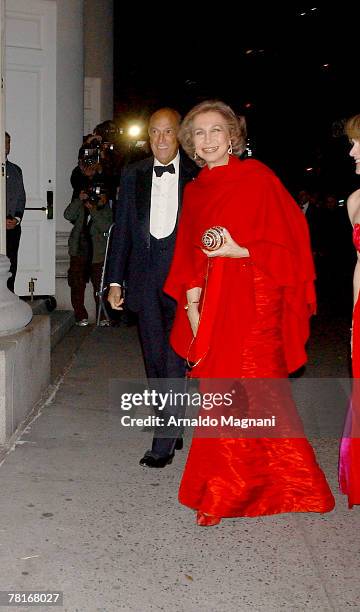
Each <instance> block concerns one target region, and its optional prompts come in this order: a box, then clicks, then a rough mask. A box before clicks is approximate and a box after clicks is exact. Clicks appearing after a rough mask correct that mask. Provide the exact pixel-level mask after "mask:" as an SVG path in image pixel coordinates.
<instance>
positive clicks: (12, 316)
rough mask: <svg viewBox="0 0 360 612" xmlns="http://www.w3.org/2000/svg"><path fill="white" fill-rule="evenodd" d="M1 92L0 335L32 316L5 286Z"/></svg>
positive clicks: (0, 38) (1, 105)
mask: <svg viewBox="0 0 360 612" xmlns="http://www.w3.org/2000/svg"><path fill="white" fill-rule="evenodd" d="M4 70H5V3H4V0H0V73H1V82H2V81H3V76H4ZM4 117H5V92H4V89H3V86H2V84H1V87H0V139H1V142H0V161H1V172H0V336H4V335H6V334H10V333H14V332H17V331H19V330H20V329H23V327H25V325H27V324H28V323H29V321H31V319H32V310H31V308H30V306H29V305H28V304H26V303H25V302H23V301H22V300H20V299H19V298H18V297H17V295H14V294H13V293H11V291H9V290H8V288H7V279H8V277H9V268H10V262H9V260H8V258H7V257H6V255H5V253H6V228H5V226H6V222H5V220H6V191H5V190H6V175H5V121H4Z"/></svg>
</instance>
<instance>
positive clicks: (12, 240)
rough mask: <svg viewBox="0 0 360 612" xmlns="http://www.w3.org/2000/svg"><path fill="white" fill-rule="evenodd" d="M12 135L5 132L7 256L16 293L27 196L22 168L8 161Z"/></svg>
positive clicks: (12, 285) (10, 283) (9, 282)
mask: <svg viewBox="0 0 360 612" xmlns="http://www.w3.org/2000/svg"><path fill="white" fill-rule="evenodd" d="M10 143H11V138H10V134H8V133H7V132H5V155H6V255H7V256H8V258H9V259H10V274H11V276H10V277H9V278H8V281H7V287H8V289H9V290H10V291H12V292H13V293H14V285H15V278H16V271H17V262H18V251H19V244H20V237H21V219H22V218H23V214H24V210H25V204H26V195H25V189H24V183H23V175H22V171H21V168H20V167H19V166H17V165H16V164H13V163H12V162H10V161H9V160H8V155H9V153H10Z"/></svg>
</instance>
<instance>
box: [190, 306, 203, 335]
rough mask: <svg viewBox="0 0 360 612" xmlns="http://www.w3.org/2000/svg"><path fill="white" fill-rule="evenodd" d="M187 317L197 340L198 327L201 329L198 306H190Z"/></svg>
mask: <svg viewBox="0 0 360 612" xmlns="http://www.w3.org/2000/svg"><path fill="white" fill-rule="evenodd" d="M187 316H188V319H189V323H190V327H191V331H192V333H193V336H194V338H195V337H196V334H197V330H198V327H199V319H200V312H199V308H198V304H189V306H188V309H187Z"/></svg>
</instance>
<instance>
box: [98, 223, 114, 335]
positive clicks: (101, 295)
mask: <svg viewBox="0 0 360 612" xmlns="http://www.w3.org/2000/svg"><path fill="white" fill-rule="evenodd" d="M114 226H115V223H112V224H111V225H110V227H109V229H108V231H107V232H104V236H105V238H106V249H105V257H104V265H103V269H102V272H101V281H100V289H99V291H97V292H96V295H97V296H98V298H99V307H98V313H97V318H96V325H97V326H98V327H99V326H100V318H101V313H102V312H103V313H104V315H105V317H106V320H107V321H109V322H110V318H109V315H108V313H107V310H106V307H105V300H104V295H105V291H106V289H107V286H106V285H105V272H106V264H107V256H108V251H109V245H110V238H111V232H112V230H113V228H114Z"/></svg>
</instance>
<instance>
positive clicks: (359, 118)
mask: <svg viewBox="0 0 360 612" xmlns="http://www.w3.org/2000/svg"><path fill="white" fill-rule="evenodd" d="M345 134H346V136H347V137H348V138H349V139H351V138H353V139H355V140H360V115H355V116H354V117H351V118H350V119H348V120H347V122H346V123H345Z"/></svg>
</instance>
